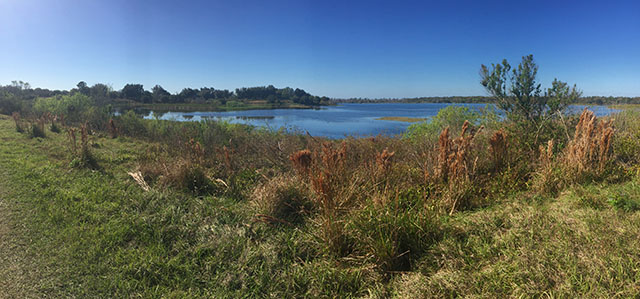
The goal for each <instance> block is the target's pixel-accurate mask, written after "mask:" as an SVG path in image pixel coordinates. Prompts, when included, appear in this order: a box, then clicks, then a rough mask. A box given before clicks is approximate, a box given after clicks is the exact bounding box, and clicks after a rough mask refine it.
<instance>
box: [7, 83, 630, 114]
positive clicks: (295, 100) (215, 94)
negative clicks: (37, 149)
mask: <svg viewBox="0 0 640 299" xmlns="http://www.w3.org/2000/svg"><path fill="white" fill-rule="evenodd" d="M73 94H82V95H84V96H87V97H88V98H90V99H91V100H92V101H91V102H93V103H94V104H95V105H98V106H106V105H138V104H141V105H153V104H202V105H211V106H215V107H234V106H242V105H245V107H252V105H253V106H255V107H256V108H261V107H262V108H266V107H268V108H278V107H305V106H320V105H331V104H335V103H493V102H495V99H494V98H493V97H488V96H448V97H416V98H383V99H370V98H348V99H336V98H329V97H326V96H315V95H311V94H309V93H308V92H306V91H305V90H303V89H300V88H291V87H285V88H276V87H274V86H273V85H268V86H257V87H242V88H237V89H235V90H234V91H230V90H227V89H216V88H213V87H202V88H197V89H194V88H184V89H182V91H180V92H178V93H170V92H168V91H167V90H166V89H164V88H163V87H162V86H160V85H155V86H154V87H153V88H151V90H145V89H144V86H143V85H142V84H126V85H125V86H124V87H123V88H122V89H121V90H114V89H113V88H112V87H111V86H109V85H106V84H102V83H97V84H94V85H93V86H89V85H88V84H87V83H86V82H84V81H81V82H79V83H78V84H77V85H76V88H73V89H71V90H50V89H44V88H33V87H32V86H31V85H30V84H29V83H27V82H23V81H12V82H11V84H9V85H0V113H4V114H10V113H11V112H13V111H20V110H21V106H23V104H24V102H27V103H33V102H34V101H35V100H36V99H37V98H51V97H60V96H68V95H73ZM574 104H590V105H612V104H640V97H612V96H609V97H605V96H587V97H580V98H578V99H577V100H575V101H574ZM260 105H263V106H260ZM296 105H298V106H296Z"/></svg>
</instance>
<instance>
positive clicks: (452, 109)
mask: <svg viewBox="0 0 640 299" xmlns="http://www.w3.org/2000/svg"><path fill="white" fill-rule="evenodd" d="M480 118H481V115H480V114H479V113H478V112H475V111H472V110H470V109H469V108H468V107H464V106H454V105H451V106H447V107H445V108H443V109H440V111H438V114H437V115H436V116H434V117H433V118H432V119H430V120H429V121H427V122H421V123H416V124H412V125H410V126H409V127H408V128H407V131H406V133H405V137H406V138H408V139H410V140H413V141H418V140H420V139H427V140H429V141H435V140H436V137H437V136H438V134H439V133H440V132H442V130H444V129H445V128H447V127H449V128H455V130H457V128H461V127H462V125H463V124H464V123H465V121H468V122H469V123H471V124H474V125H476V124H478V122H479V120H480ZM453 133H454V134H455V133H457V132H453Z"/></svg>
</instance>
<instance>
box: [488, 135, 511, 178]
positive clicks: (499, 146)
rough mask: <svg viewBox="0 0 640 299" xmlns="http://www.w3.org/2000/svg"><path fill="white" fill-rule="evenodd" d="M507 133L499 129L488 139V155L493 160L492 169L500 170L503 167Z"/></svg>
mask: <svg viewBox="0 0 640 299" xmlns="http://www.w3.org/2000/svg"><path fill="white" fill-rule="evenodd" d="M508 146H509V145H508V143H507V133H506V132H505V131H504V130H503V129H500V130H498V131H495V132H494V133H493V135H492V136H491V138H490V139H489V153H490V154H491V157H492V158H493V166H494V169H500V168H502V166H504V164H505V162H506V161H507V159H508V157H507V155H508V151H507V150H508Z"/></svg>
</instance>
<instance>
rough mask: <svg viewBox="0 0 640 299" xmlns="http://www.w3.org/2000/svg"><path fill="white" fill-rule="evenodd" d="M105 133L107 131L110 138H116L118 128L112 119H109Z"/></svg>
mask: <svg viewBox="0 0 640 299" xmlns="http://www.w3.org/2000/svg"><path fill="white" fill-rule="evenodd" d="M107 131H109V136H111V138H116V137H118V128H117V127H116V124H115V123H114V122H113V118H111V119H109V123H108V124H107Z"/></svg>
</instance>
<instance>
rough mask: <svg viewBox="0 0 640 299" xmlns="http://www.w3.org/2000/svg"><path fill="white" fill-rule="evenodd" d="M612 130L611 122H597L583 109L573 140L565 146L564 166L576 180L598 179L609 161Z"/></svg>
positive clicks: (591, 114)
mask: <svg viewBox="0 0 640 299" xmlns="http://www.w3.org/2000/svg"><path fill="white" fill-rule="evenodd" d="M613 133H614V129H613V127H612V125H611V120H607V121H602V120H598V119H597V118H596V116H595V115H594V114H593V112H592V111H589V110H587V109H586V108H585V110H584V111H583V112H582V115H580V121H579V122H578V125H577V126H576V131H575V135H574V137H573V139H572V140H571V141H570V142H569V145H568V146H567V153H566V163H565V166H566V167H567V168H568V169H571V170H572V175H574V176H575V177H576V178H581V177H584V176H595V177H600V176H601V175H602V174H603V173H604V171H605V168H606V166H607V164H608V162H609V161H610V160H611V157H612V155H611V153H612V151H611V143H612V141H613Z"/></svg>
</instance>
